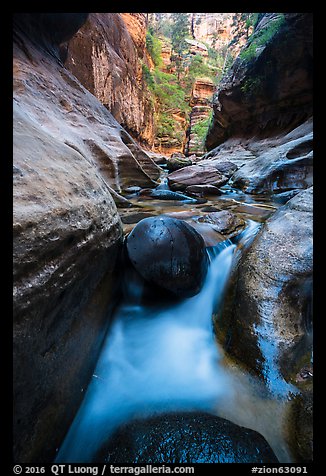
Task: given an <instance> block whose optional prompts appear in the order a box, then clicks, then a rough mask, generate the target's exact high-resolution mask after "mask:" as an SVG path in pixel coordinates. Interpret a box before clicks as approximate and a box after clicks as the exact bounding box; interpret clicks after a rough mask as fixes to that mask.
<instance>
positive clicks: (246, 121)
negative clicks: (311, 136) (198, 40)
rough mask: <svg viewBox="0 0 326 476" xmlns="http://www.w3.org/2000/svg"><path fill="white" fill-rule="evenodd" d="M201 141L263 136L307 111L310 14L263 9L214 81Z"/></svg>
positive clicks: (296, 122) (309, 107)
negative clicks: (229, 64) (225, 69)
mask: <svg viewBox="0 0 326 476" xmlns="http://www.w3.org/2000/svg"><path fill="white" fill-rule="evenodd" d="M213 109H214V116H213V123H212V126H211V128H210V130H209V133H208V136H207V140H206V145H207V148H208V150H210V149H213V148H214V147H216V146H218V145H219V144H221V143H222V142H224V141H225V140H226V139H228V138H229V137H235V136H239V137H253V136H257V135H259V136H262V137H264V136H265V137H268V136H271V135H272V134H274V135H275V134H276V133H277V132H283V131H287V132H289V131H290V130H291V129H294V128H295V127H296V126H298V125H299V124H301V123H302V122H304V121H305V120H306V119H308V118H309V117H310V116H311V115H312V17H311V14H309V13H305V14H304V13H286V14H277V13H269V14H265V15H264V16H263V17H262V19H261V20H260V22H259V23H258V25H257V28H256V30H255V32H254V34H253V35H252V37H251V38H250V41H249V42H248V44H247V46H246V47H245V48H244V49H243V50H242V51H241V54H240V55H239V56H238V58H237V59H236V61H235V63H234V65H233V66H232V68H231V69H230V70H229V71H228V73H227V74H226V75H225V77H224V78H223V79H222V81H221V83H220V84H219V87H218V91H217V93H216V95H215V99H214V105H213Z"/></svg>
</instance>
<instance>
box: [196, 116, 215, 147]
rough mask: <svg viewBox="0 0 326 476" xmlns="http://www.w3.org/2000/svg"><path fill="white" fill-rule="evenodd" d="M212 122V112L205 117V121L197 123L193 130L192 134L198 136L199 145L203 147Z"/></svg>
mask: <svg viewBox="0 0 326 476" xmlns="http://www.w3.org/2000/svg"><path fill="white" fill-rule="evenodd" d="M211 121H212V112H210V114H209V116H208V117H205V119H202V120H200V121H198V122H196V124H194V125H193V126H192V128H191V132H192V133H193V134H195V135H196V136H197V140H198V144H199V145H201V146H204V145H205V139H206V136H207V132H208V128H209V125H210V123H211Z"/></svg>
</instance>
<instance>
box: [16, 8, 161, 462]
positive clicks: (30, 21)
mask: <svg viewBox="0 0 326 476" xmlns="http://www.w3.org/2000/svg"><path fill="white" fill-rule="evenodd" d="M51 15H53V16H51ZM86 16H87V14H70V13H68V14H61V13H60V14H47V13H46V14H41V13H39V14H32V13H31V14H16V16H15V20H14V58H13V70H14V74H13V75H14V82H13V95H14V98H13V99H14V108H13V124H14V131H13V132H14V134H13V135H14V137H13V139H14V144H13V145H14V149H13V152H14V157H13V164H14V168H13V173H14V175H13V227H14V230H13V268H14V269H13V272H14V405H15V421H14V458H15V459H16V461H17V462H32V461H37V462H38V463H40V462H50V461H53V458H54V455H55V449H56V448H57V447H58V445H59V443H60V441H61V440H62V438H63V436H64V434H65V432H66V431H67V428H68V427H69V424H70V423H71V419H72V418H73V415H74V414H75V412H76V410H77V408H78V406H79V404H80V401H81V399H82V396H83V390H84V388H85V387H86V385H87V383H88V380H89V378H90V375H91V371H92V367H93V365H94V363H95V361H96V358H97V355H98V351H99V348H100V345H101V343H102V339H103V337H104V333H105V331H106V329H107V325H108V317H109V315H110V308H111V306H112V305H113V304H114V299H115V297H114V296H115V285H116V284H117V283H118V281H119V280H118V275H117V273H116V270H115V264H116V260H117V257H118V256H119V250H120V246H121V240H122V227H121V221H120V218H119V215H118V211H117V208H116V204H115V202H114V199H115V200H116V201H117V202H118V203H120V201H122V202H123V199H122V197H121V198H119V195H118V193H117V192H120V191H121V190H123V189H124V188H125V187H128V185H131V184H132V185H137V184H138V185H140V186H149V187H151V186H153V185H155V182H154V180H153V179H155V178H156V177H158V174H159V169H158V167H157V166H156V165H155V164H154V162H153V161H152V160H151V159H150V158H149V157H148V156H147V155H146V154H145V153H144V152H143V151H142V150H141V149H140V148H139V147H138V145H137V144H136V143H135V141H134V140H133V139H132V138H131V136H130V135H129V134H128V133H127V132H126V131H125V130H124V129H123V128H122V127H121V126H120V125H119V124H118V123H117V121H116V120H115V119H114V118H113V116H112V115H111V113H110V112H109V111H108V110H107V109H106V108H105V107H104V106H103V105H102V104H101V103H100V102H99V101H98V100H97V99H96V98H95V97H94V96H93V95H92V94H91V93H90V92H89V91H87V90H86V89H85V88H84V87H83V86H82V85H81V83H80V82H79V81H78V80H77V79H76V78H75V77H74V76H73V74H72V73H71V72H69V71H68V70H67V69H66V68H64V67H63V65H62V62H61V60H60V44H61V42H62V41H67V40H69V38H70V37H71V36H72V35H73V34H74V33H75V31H76V30H77V29H78V27H79V26H81V24H82V23H83V22H84V21H85V19H86ZM113 198H114V199H113ZM81 348H83V352H80V349H81Z"/></svg>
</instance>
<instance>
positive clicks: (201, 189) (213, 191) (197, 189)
mask: <svg viewBox="0 0 326 476" xmlns="http://www.w3.org/2000/svg"><path fill="white" fill-rule="evenodd" d="M185 192H186V193H189V194H190V195H194V196H197V197H205V196H208V195H222V192H221V190H220V189H219V188H217V187H215V185H189V186H188V187H187V188H186V189H185Z"/></svg>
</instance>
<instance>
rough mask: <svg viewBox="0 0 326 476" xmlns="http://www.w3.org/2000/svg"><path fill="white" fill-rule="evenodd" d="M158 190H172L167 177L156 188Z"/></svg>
mask: <svg viewBox="0 0 326 476" xmlns="http://www.w3.org/2000/svg"><path fill="white" fill-rule="evenodd" d="M156 190H170V187H169V182H168V179H167V177H164V178H163V179H162V181H161V183H160V184H159V185H158V186H157V187H156Z"/></svg>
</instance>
